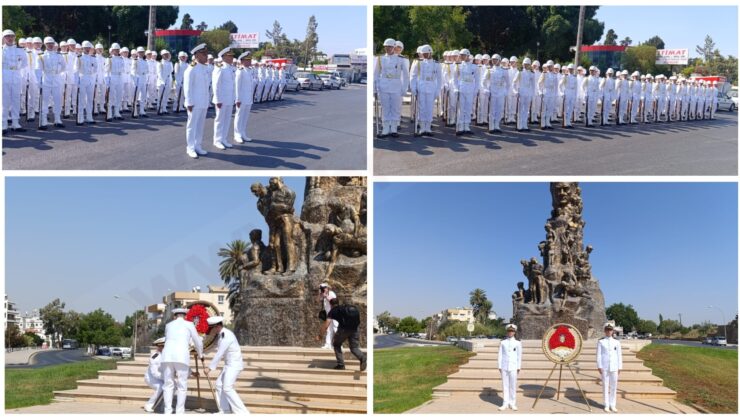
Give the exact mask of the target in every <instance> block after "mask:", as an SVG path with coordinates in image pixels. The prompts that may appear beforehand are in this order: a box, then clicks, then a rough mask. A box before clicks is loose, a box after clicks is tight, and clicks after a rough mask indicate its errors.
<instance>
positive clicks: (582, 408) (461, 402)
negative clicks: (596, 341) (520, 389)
mask: <svg viewBox="0 0 740 420" xmlns="http://www.w3.org/2000/svg"><path fill="white" fill-rule="evenodd" d="M516 399H517V405H518V406H519V411H511V410H506V411H498V407H499V406H500V405H501V403H502V399H501V397H500V396H498V395H496V396H491V395H483V396H473V395H465V396H462V395H455V396H450V397H444V398H435V399H433V400H431V401H428V402H427V403H425V404H423V405H421V406H419V407H415V408H412V409H411V410H409V411H407V412H406V413H410V414H429V413H435V414H533V413H538V414H589V411H588V407H586V403H584V402H583V400H582V399H580V398H579V399H574V398H570V397H564V396H561V397H560V401H556V400H555V398H554V397H550V398H549V399H545V398H544V397H543V398H540V400H539V401H538V402H537V406H536V407H535V408H534V409H532V404H534V400H535V397H533V396H521V395H518V396H517V398H516ZM589 404H590V405H591V414H606V413H605V412H604V406H603V405H602V404H601V401H594V400H591V399H589ZM617 409H619V413H618V414H636V413H639V414H669V413H673V414H686V413H691V414H699V411H697V410H695V409H694V408H692V407H689V406H687V405H684V404H682V403H680V402H678V401H676V400H672V399H662V400H658V399H656V400H640V401H636V400H626V399H623V398H617Z"/></svg>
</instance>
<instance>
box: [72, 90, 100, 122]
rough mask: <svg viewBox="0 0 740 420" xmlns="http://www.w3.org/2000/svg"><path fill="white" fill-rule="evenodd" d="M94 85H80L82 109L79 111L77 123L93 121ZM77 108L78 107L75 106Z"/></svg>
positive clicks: (78, 101)
mask: <svg viewBox="0 0 740 420" xmlns="http://www.w3.org/2000/svg"><path fill="white" fill-rule="evenodd" d="M94 88H95V87H94V86H93V83H83V84H80V93H79V98H77V103H79V104H80V105H79V106H80V108H79V109H78V110H77V122H78V123H82V122H85V121H87V122H90V121H93V92H94ZM75 106H76V105H75Z"/></svg>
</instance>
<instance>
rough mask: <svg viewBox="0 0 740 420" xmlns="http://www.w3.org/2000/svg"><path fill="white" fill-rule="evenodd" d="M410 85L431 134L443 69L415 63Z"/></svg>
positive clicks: (433, 64) (426, 61) (425, 61)
mask: <svg viewBox="0 0 740 420" xmlns="http://www.w3.org/2000/svg"><path fill="white" fill-rule="evenodd" d="M410 85H411V93H412V94H413V95H415V96H416V100H417V101H418V102H417V104H418V105H417V106H418V108H419V110H418V111H419V115H418V121H417V123H419V124H420V126H421V127H420V130H419V131H420V132H422V133H431V132H432V117H433V116H434V98H436V97H437V95H439V92H440V89H442V69H441V68H440V66H439V64H438V63H437V62H436V61H434V60H433V59H431V58H429V59H422V60H420V61H414V64H413V65H412V66H411V83H410ZM324 306H326V304H324ZM327 313H329V311H327ZM327 343H329V341H327Z"/></svg>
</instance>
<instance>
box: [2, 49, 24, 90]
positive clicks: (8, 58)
mask: <svg viewBox="0 0 740 420" xmlns="http://www.w3.org/2000/svg"><path fill="white" fill-rule="evenodd" d="M26 67H28V56H27V55H26V52H25V51H24V50H23V48H18V47H16V46H3V80H12V81H13V83H21V70H22V69H24V68H26Z"/></svg>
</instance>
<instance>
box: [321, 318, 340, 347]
mask: <svg viewBox="0 0 740 420" xmlns="http://www.w3.org/2000/svg"><path fill="white" fill-rule="evenodd" d="M337 328H339V321H335V320H332V321H331V324H329V328H327V329H326V339H325V340H324V342H325V344H326V345H327V346H329V347H334V344H333V343H332V340H334V334H336V332H337Z"/></svg>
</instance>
